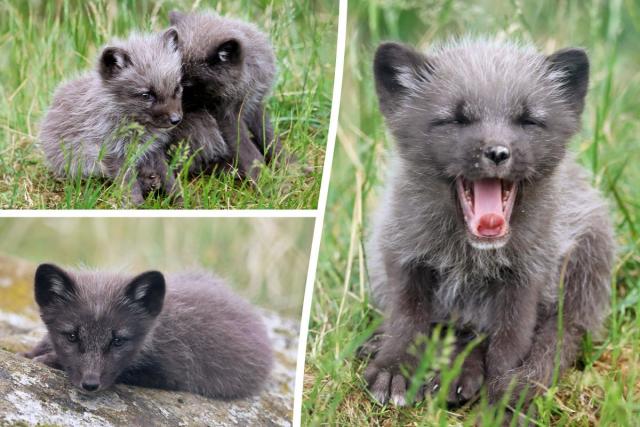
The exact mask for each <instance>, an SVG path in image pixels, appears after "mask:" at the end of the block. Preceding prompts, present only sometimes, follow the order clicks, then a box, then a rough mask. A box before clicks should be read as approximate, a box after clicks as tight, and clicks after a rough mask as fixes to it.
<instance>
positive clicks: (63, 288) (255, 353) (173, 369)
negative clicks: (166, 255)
mask: <svg viewBox="0 0 640 427" xmlns="http://www.w3.org/2000/svg"><path fill="white" fill-rule="evenodd" d="M35 298H36V302H37V303H38V305H39V306H40V314H41V317H42V320H43V321H44V323H45V325H46V327H47V332H48V333H47V335H46V336H45V337H44V338H43V339H42V341H41V342H40V343H39V344H38V345H37V346H36V347H35V348H34V349H33V350H31V351H30V352H29V353H27V354H26V356H27V357H29V358H32V359H34V360H36V361H38V362H41V363H45V364H47V365H49V366H51V367H54V368H57V369H63V370H65V371H66V372H67V374H68V376H69V379H70V381H71V382H72V383H73V384H74V386H76V387H78V388H79V389H81V390H83V391H86V392H97V391H100V390H103V389H107V388H109V387H110V386H111V385H113V384H114V383H116V382H117V383H125V384H130V385H137V386H142V387H155V388H162V389H168V390H179V391H188V392H192V393H197V394H200V395H203V396H206V397H212V398H221V399H231V398H240V397H246V396H250V395H252V394H255V393H257V392H258V391H259V390H260V388H261V387H262V386H263V384H264V382H265V380H266V378H267V377H268V375H269V373H270V371H271V367H272V364H273V355H272V349H271V342H270V340H269V337H268V334H267V331H266V328H265V326H264V324H263V322H262V320H261V318H260V316H259V314H258V313H257V312H256V311H255V309H254V308H253V307H252V306H251V305H250V304H248V303H247V302H246V301H244V300H242V299H241V298H240V297H238V296H237V295H235V294H233V293H232V292H231V291H230V290H229V289H228V288H227V287H226V286H225V284H224V283H223V282H222V280H220V279H219V278H217V277H215V276H213V275H211V274H209V273H206V272H203V271H187V272H184V273H179V274H173V275H167V276H164V275H163V274H161V273H160V272H158V271H149V272H146V273H143V274H140V275H138V276H135V277H133V276H127V275H124V274H115V273H106V272H98V271H67V270H63V269H61V268H60V267H57V266H55V265H52V264H42V265H40V266H39V267H38V269H37V270H36V274H35Z"/></svg>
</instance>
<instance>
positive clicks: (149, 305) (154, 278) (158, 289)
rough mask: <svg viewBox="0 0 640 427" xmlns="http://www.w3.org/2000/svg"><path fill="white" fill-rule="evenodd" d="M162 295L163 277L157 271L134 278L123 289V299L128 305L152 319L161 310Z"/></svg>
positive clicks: (163, 288) (163, 289)
mask: <svg viewBox="0 0 640 427" xmlns="http://www.w3.org/2000/svg"><path fill="white" fill-rule="evenodd" d="M164 293H165V283H164V276H163V275H162V273H160V272H159V271H147V272H146V273H142V274H140V275H139V276H136V277H135V278H134V279H133V280H132V281H131V283H129V284H128V285H127V287H126V289H125V297H126V299H127V300H128V302H129V303H130V304H132V305H134V306H135V307H137V308H140V309H142V310H144V311H145V312H146V313H148V314H149V315H151V316H154V317H155V316H157V315H158V314H160V311H161V310H162V305H163V303H164Z"/></svg>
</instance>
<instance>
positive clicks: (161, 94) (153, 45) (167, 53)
mask: <svg viewBox="0 0 640 427" xmlns="http://www.w3.org/2000/svg"><path fill="white" fill-rule="evenodd" d="M181 67H182V62H181V57H180V53H179V51H178V33H177V31H176V30H175V29H174V28H170V29H168V30H166V31H165V32H164V33H162V34H156V35H133V36H131V37H130V38H129V39H128V40H126V41H116V42H114V43H112V44H111V45H109V46H107V47H105V48H104V49H103V50H102V53H101V54H100V59H99V61H98V66H97V70H96V71H92V72H89V73H87V74H86V75H83V76H82V77H80V78H78V79H76V80H72V81H70V82H67V83H65V84H63V85H61V86H60V87H59V88H58V90H56V93H55V95H54V99H53V103H52V105H51V107H50V108H49V111H48V112H47V115H46V116H45V118H44V120H43V122H42V125H41V130H40V135H39V141H40V146H41V147H42V150H43V151H44V154H45V156H46V159H47V162H48V165H49V167H50V169H51V170H52V171H53V172H54V173H55V174H56V175H57V176H58V177H75V176H83V177H90V176H93V177H104V178H108V179H112V180H114V179H116V178H117V179H121V180H122V182H123V183H125V184H126V185H132V188H131V192H132V194H131V198H132V201H133V202H134V203H135V204H140V203H142V202H143V201H144V196H145V194H144V193H143V191H142V189H141V188H140V183H138V182H137V181H136V180H135V179H133V177H135V173H136V170H135V169H136V166H137V165H139V164H141V163H144V162H145V160H146V159H147V158H148V157H150V156H152V155H153V154H154V153H160V154H162V156H161V160H162V161H163V162H165V161H166V160H165V159H164V154H163V153H164V149H165V146H166V145H167V143H168V142H169V140H170V137H169V132H170V130H171V129H172V128H173V127H175V126H176V125H177V124H178V123H180V121H181V120H182V87H181V85H180V80H181V76H182V74H181ZM132 123H137V124H139V125H141V126H142V132H141V134H140V133H139V132H137V131H136V130H135V129H131V128H130V127H129V125H130V124H132ZM133 142H135V143H137V144H139V146H132V143H133ZM131 152H137V156H138V158H137V163H136V165H134V166H133V167H128V168H125V166H126V164H125V163H126V162H125V160H126V158H127V156H128V155H131ZM125 169H126V170H125ZM167 173H171V174H172V172H169V171H167ZM165 181H166V183H167V184H168V185H171V187H169V188H165V190H166V191H167V192H170V191H172V190H173V188H172V186H173V182H174V180H173V178H172V176H171V177H169V178H167V180H165Z"/></svg>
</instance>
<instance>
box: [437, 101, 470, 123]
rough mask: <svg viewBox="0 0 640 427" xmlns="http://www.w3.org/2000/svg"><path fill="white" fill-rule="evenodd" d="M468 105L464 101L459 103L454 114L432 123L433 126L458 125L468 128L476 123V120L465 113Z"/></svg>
mask: <svg viewBox="0 0 640 427" xmlns="http://www.w3.org/2000/svg"><path fill="white" fill-rule="evenodd" d="M465 108H466V103H465V102H464V101H460V102H458V104H457V105H456V109H455V110H454V111H453V114H452V115H451V116H449V117H442V118H439V119H436V120H434V121H432V122H431V124H432V125H433V126H445V125H458V126H467V125H470V124H472V123H473V122H475V120H474V119H473V118H472V117H470V116H468V115H467V113H466V112H465Z"/></svg>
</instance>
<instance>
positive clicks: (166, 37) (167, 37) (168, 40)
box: [162, 27, 178, 50]
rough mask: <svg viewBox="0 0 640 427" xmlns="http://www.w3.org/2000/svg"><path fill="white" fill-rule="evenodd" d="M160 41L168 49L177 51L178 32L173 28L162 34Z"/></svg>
mask: <svg viewBox="0 0 640 427" xmlns="http://www.w3.org/2000/svg"><path fill="white" fill-rule="evenodd" d="M162 40H163V41H164V43H165V45H167V46H168V47H169V48H170V49H173V50H178V30H176V29H175V28H174V27H171V28H169V29H168V30H167V31H165V32H164V33H162Z"/></svg>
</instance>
